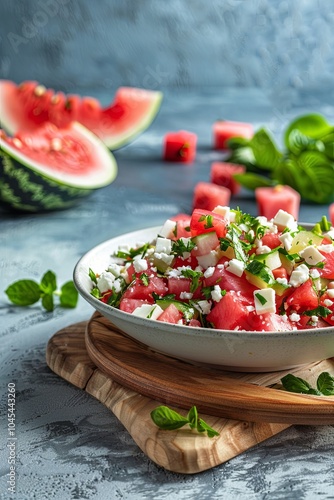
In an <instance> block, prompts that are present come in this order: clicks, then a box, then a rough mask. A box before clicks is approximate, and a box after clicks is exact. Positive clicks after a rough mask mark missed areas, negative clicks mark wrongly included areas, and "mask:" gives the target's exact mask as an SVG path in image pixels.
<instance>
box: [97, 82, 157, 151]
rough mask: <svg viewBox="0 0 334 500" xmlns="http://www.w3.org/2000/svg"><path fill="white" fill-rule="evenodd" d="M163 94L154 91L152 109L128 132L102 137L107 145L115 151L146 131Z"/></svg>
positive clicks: (155, 113)
mask: <svg viewBox="0 0 334 500" xmlns="http://www.w3.org/2000/svg"><path fill="white" fill-rule="evenodd" d="M162 98H163V94H162V92H159V91H154V92H152V97H151V103H150V109H149V111H147V112H146V114H145V115H143V118H142V119H141V120H140V121H137V122H136V124H135V125H133V126H132V127H131V128H129V129H128V130H127V131H126V132H124V133H123V134H119V135H112V136H105V137H101V139H102V140H103V142H104V143H105V145H106V146H107V147H108V148H109V149H110V150H111V151H115V150H116V149H120V148H122V147H123V146H126V145H127V144H129V143H130V142H131V141H133V140H134V139H135V138H136V137H137V136H138V135H140V134H141V133H142V132H144V131H145V130H146V129H147V128H148V127H149V126H150V125H151V124H152V122H153V120H154V119H155V117H156V116H157V114H158V111H159V109H160V107H161V103H162Z"/></svg>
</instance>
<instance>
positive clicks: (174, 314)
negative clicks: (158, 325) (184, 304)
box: [157, 304, 183, 324]
mask: <svg viewBox="0 0 334 500" xmlns="http://www.w3.org/2000/svg"><path fill="white" fill-rule="evenodd" d="M182 317H183V314H182V312H181V311H179V310H178V309H177V307H175V305H174V304H170V305H169V306H168V307H166V309H165V310H164V312H163V313H161V314H160V316H159V317H158V318H157V320H158V321H164V322H165V323H174V324H176V323H178V322H179V321H180V319H182Z"/></svg>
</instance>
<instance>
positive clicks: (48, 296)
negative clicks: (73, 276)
mask: <svg viewBox="0 0 334 500" xmlns="http://www.w3.org/2000/svg"><path fill="white" fill-rule="evenodd" d="M5 293H6V294H7V296H8V298H9V300H10V301H11V302H12V303H13V304H15V305H17V306H31V305H33V304H35V303H36V302H38V301H39V300H41V302H42V307H43V308H44V309H45V310H46V311H48V312H52V311H53V310H54V308H55V301H54V298H55V296H57V297H59V305H60V306H61V307H66V308H74V307H76V305H77V302H78V291H77V290H76V288H75V286H74V283H73V281H67V282H66V283H64V285H62V287H61V288H60V289H59V290H58V289H57V278H56V275H55V273H54V272H53V271H47V272H46V273H45V274H44V275H43V276H42V279H41V282H40V283H37V282H36V281H34V280H30V279H24V280H18V281H15V282H14V283H12V284H11V285H9V286H8V288H7V290H5Z"/></svg>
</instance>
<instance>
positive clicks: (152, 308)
mask: <svg viewBox="0 0 334 500" xmlns="http://www.w3.org/2000/svg"><path fill="white" fill-rule="evenodd" d="M162 313H163V309H162V308H161V307H160V306H158V305H156V304H143V305H141V306H139V307H136V309H135V310H134V311H133V313H132V314H133V315H134V316H138V317H139V318H148V319H157V318H158V317H159V316H160V314H162Z"/></svg>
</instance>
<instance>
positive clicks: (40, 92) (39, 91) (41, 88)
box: [34, 85, 46, 97]
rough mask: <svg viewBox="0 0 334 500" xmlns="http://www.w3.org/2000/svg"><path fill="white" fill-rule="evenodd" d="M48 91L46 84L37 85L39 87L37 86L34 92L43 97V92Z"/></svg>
mask: <svg viewBox="0 0 334 500" xmlns="http://www.w3.org/2000/svg"><path fill="white" fill-rule="evenodd" d="M45 92H46V88H45V87H44V85H37V87H35V90H34V94H35V95H36V96H38V97H41V96H42V95H43V94H45Z"/></svg>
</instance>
